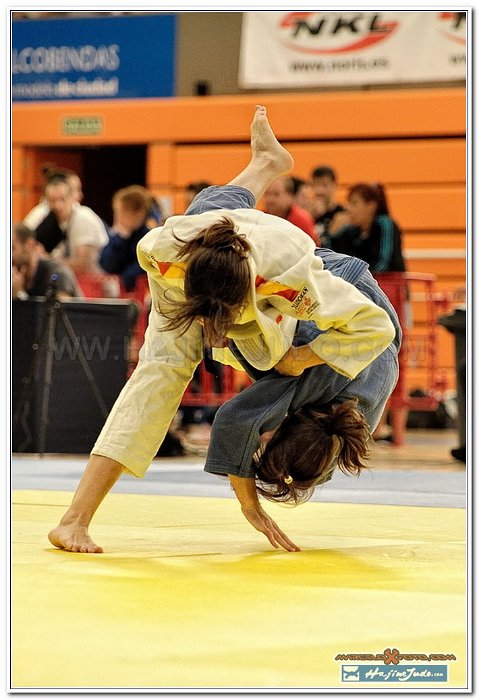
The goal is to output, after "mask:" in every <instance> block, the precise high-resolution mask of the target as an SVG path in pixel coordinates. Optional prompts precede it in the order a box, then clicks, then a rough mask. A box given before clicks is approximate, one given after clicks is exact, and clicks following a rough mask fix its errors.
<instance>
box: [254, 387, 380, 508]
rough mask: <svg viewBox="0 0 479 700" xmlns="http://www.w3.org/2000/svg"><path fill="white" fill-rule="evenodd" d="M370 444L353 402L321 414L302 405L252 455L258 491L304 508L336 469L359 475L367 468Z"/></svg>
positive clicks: (310, 407)
mask: <svg viewBox="0 0 479 700" xmlns="http://www.w3.org/2000/svg"><path fill="white" fill-rule="evenodd" d="M369 439H370V432H369V426H368V424H367V421H366V419H365V418H364V416H363V415H362V414H361V413H360V412H359V411H358V409H357V401H355V400H349V401H345V402H344V403H341V404H338V405H335V406H333V407H328V408H326V409H325V408H324V407H323V408H317V407H314V406H305V407H304V408H301V409H300V410H299V411H296V412H295V413H293V414H290V415H289V416H287V417H286V418H285V419H284V421H283V422H282V423H281V425H280V426H279V428H278V429H277V431H276V433H275V434H274V435H273V437H272V438H271V440H270V441H269V443H268V444H267V446H266V448H265V449H264V451H263V452H262V454H260V455H258V456H257V458H256V464H255V468H256V478H257V484H256V488H257V491H258V493H260V494H261V495H262V496H264V497H265V498H266V499H268V500H271V501H282V502H286V503H293V504H295V505H298V504H299V503H303V502H304V501H306V500H308V499H309V498H310V497H311V496H312V494H313V492H314V490H315V488H316V486H318V485H319V484H322V483H325V482H326V481H328V480H329V479H330V478H331V477H332V474H333V472H334V469H335V468H336V466H338V467H339V469H340V470H341V471H342V472H344V473H345V474H352V475H357V476H359V474H360V473H361V471H362V470H363V469H365V468H367V460H368V458H369V455H370V449H369V446H368V442H369Z"/></svg>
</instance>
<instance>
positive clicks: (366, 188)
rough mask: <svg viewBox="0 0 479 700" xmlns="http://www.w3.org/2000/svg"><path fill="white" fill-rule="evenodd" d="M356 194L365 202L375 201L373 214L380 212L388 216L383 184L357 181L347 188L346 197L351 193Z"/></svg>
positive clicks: (378, 214)
mask: <svg viewBox="0 0 479 700" xmlns="http://www.w3.org/2000/svg"><path fill="white" fill-rule="evenodd" d="M353 194H357V195H358V196H359V197H361V199H364V201H365V202H375V203H376V214H375V216H380V215H381V214H386V215H387V216H389V206H388V202H387V198H386V191H385V189H384V186H383V185H381V183H380V182H374V183H367V182H358V183H357V184H356V185H353V186H352V187H350V188H349V192H348V199H349V198H350V197H351V195H353Z"/></svg>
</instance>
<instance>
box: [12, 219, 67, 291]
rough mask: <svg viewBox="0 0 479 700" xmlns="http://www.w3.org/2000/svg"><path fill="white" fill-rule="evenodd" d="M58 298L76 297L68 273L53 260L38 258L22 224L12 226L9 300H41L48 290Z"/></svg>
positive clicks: (31, 235) (29, 233) (32, 236)
mask: <svg viewBox="0 0 479 700" xmlns="http://www.w3.org/2000/svg"><path fill="white" fill-rule="evenodd" d="M53 275H55V276H56V279H55V288H56V290H57V295H58V298H59V299H69V298H70V297H76V296H79V293H78V289H77V287H76V283H75V280H74V277H73V275H72V273H71V272H70V270H69V269H68V268H67V267H65V266H64V265H61V264H60V263H59V262H56V261H55V260H50V259H49V258H43V257H41V256H40V253H39V252H38V247H37V241H36V237H35V232H34V231H31V230H30V229H29V228H27V227H26V226H25V225H24V224H15V225H14V227H13V231H12V299H28V297H43V296H45V295H46V293H47V291H48V290H49V288H51V287H52V281H53V280H52V276H53Z"/></svg>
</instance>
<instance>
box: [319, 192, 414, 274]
mask: <svg viewBox="0 0 479 700" xmlns="http://www.w3.org/2000/svg"><path fill="white" fill-rule="evenodd" d="M347 213H348V219H349V221H348V224H347V225H343V226H341V227H340V228H338V227H335V226H334V222H332V225H331V226H330V228H329V235H330V240H329V242H328V245H327V246H326V247H329V248H331V249H332V250H334V251H335V252H337V253H344V254H345V255H353V256H354V257H356V258H360V259H361V260H364V261H365V262H367V263H368V265H369V269H370V271H371V272H404V271H405V270H406V266H405V263H404V258H403V254H402V246H401V230H400V228H399V226H398V225H397V224H396V222H395V221H393V219H392V218H391V216H390V214H389V207H388V203H387V200H386V193H385V191H384V187H383V186H382V185H380V184H378V183H377V184H368V183H358V184H356V185H353V186H352V187H351V188H350V190H349V193H348V212H347ZM323 245H326V244H325V243H323Z"/></svg>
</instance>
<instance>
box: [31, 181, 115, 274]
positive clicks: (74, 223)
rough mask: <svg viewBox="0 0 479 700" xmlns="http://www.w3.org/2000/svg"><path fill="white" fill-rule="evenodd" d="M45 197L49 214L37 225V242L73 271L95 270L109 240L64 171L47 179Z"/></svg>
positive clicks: (100, 223) (100, 222)
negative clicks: (75, 193)
mask: <svg viewBox="0 0 479 700" xmlns="http://www.w3.org/2000/svg"><path fill="white" fill-rule="evenodd" d="M45 201H46V203H47V205H48V208H49V214H48V215H47V216H46V217H45V218H44V219H43V221H41V222H40V224H38V225H37V227H36V234H37V240H38V242H39V243H41V244H42V245H43V247H44V249H45V251H46V252H47V253H51V254H52V256H53V257H55V258H60V259H61V260H63V261H64V262H65V263H66V264H68V266H69V267H70V268H71V269H72V270H73V271H74V272H75V273H92V272H96V271H97V269H98V258H99V254H100V251H101V250H102V248H103V247H104V246H105V245H106V244H107V243H108V234H107V232H106V229H105V226H104V224H103V221H102V220H101V219H100V217H99V216H97V215H96V214H95V212H94V211H92V209H90V208H89V207H85V206H83V205H81V204H79V203H78V201H77V200H76V199H75V197H74V194H73V191H72V188H71V186H70V184H69V183H68V181H67V179H66V177H65V176H64V175H54V176H53V177H52V178H50V179H49V181H48V182H47V184H46V185H45Z"/></svg>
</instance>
